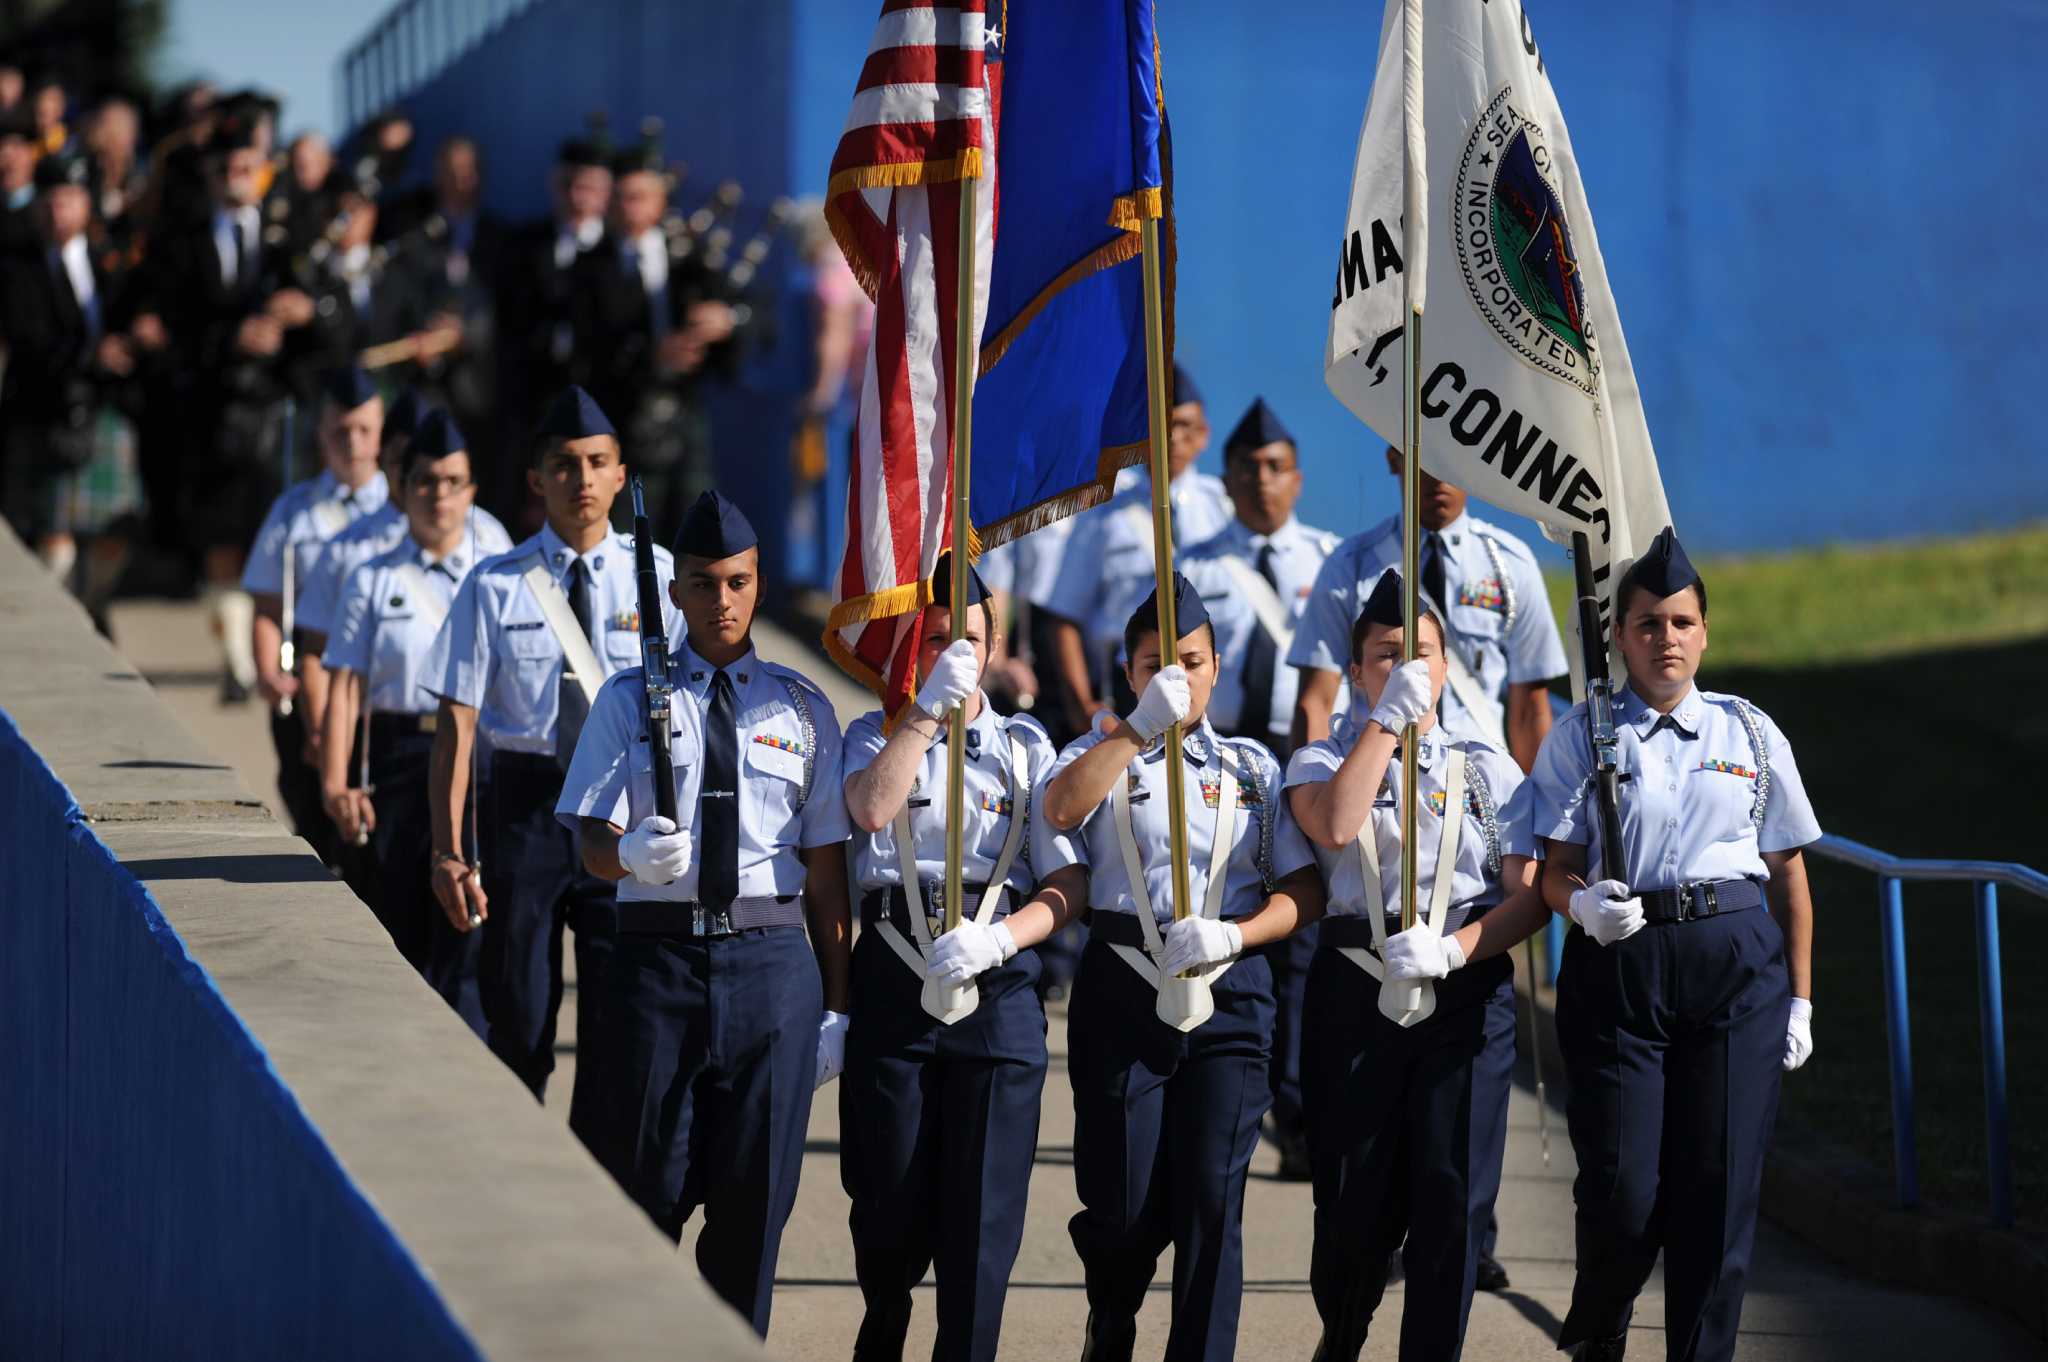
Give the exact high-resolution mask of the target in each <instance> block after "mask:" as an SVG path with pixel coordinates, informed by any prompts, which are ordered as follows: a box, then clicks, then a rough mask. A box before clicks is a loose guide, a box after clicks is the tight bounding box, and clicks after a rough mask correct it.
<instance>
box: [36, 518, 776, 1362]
mask: <svg viewBox="0 0 2048 1362" xmlns="http://www.w3.org/2000/svg"><path fill="white" fill-rule="evenodd" d="M0 1094H4V1098H0V1352H4V1353H5V1354H6V1355H7V1356H10V1357H17V1356H18V1357H24V1358H29V1357H33V1358H54V1357H66V1358H74V1357H76V1358H88V1357H90V1358H100V1357H105V1358H129V1357H145V1356H146V1357H187V1356H189V1357H206V1358H209V1359H212V1358H220V1359H230V1358H250V1359H272V1358H278V1357H293V1358H324V1357H334V1358H360V1357H378V1358H415V1357H417V1358H437V1359H439V1358H472V1357H477V1356H488V1357H492V1358H500V1359H514V1358H516V1359H541V1358H549V1359H552V1358H571V1357H604V1358H638V1357H650V1358H651V1357H655V1356H661V1357H664V1358H673V1357H678V1356H687V1357H690V1358H693V1359H724V1358H739V1357H749V1356H760V1355H761V1350H760V1347H759V1345H758V1344H757V1343H756V1342H755V1340H754V1338H753V1335H752V1334H751V1332H750V1331H748V1330H747V1328H746V1327H745V1325H744V1324H743V1323H742V1322H741V1321H740V1320H739V1319H738V1317H737V1316H735V1315H733V1314H732V1313H731V1312H730V1311H728V1310H727V1309H726V1308H725V1307H724V1306H723V1305H721V1304H720V1303H718V1302H717V1301H716V1300H715V1299H714V1298H713V1297H712V1296H711V1295H710V1293H709V1292H708V1291H707V1290H706V1289H705V1287H704V1286H703V1284H702V1283H701V1281H700V1280H699V1279H698V1277H697V1274H696V1271H695V1269H694V1266H693V1265H692V1264H690V1263H688V1262H687V1261H686V1260H684V1259H682V1258H681V1257H680V1256H679V1255H678V1254H677V1253H676V1252H675V1250H674V1249H673V1248H672V1247H671V1246H669V1245H668V1243H667V1242H666V1241H665V1240H663V1239H662V1238H661V1236H660V1235H659V1234H658V1233H657V1232H656V1231H655V1230H654V1228H653V1227H652V1226H651V1225H649V1224H648V1222H647V1221H646V1219H645V1218H644V1217H643V1216H642V1215H641V1214H640V1212H639V1211H638V1210H637V1209H636V1208H635V1207H634V1206H633V1205H632V1204H631V1203H630V1202H629V1201H628V1200H627V1199H626V1198H625V1197H624V1195H623V1194H621V1193H620V1192H619V1191H618V1189H617V1188H616V1187H615V1186H614V1185H613V1184H612V1182H611V1180H610V1179H609V1178H608V1177H606V1175H605V1174H604V1173H603V1171H602V1170H600V1169H599V1168H598V1167H597V1165H596V1164H595V1163H594V1162H593V1161H592V1160H591V1159H590V1158H589V1156H588V1155H587V1154H586V1153H585V1152H584V1151H583V1149H582V1147H581V1146H580V1145H578V1144H577V1143H576V1142H575V1140H574V1139H573V1138H572V1137H571V1136H570V1135H569V1133H568V1131H567V1130H566V1128H565V1127H564V1126H563V1124H562V1122H561V1121H560V1120H559V1119H558V1117H557V1116H556V1115H555V1114H552V1113H548V1112H545V1111H543V1110H542V1109H541V1108H540V1107H538V1106H537V1105H535V1104H534V1102H533V1101H532V1099H531V1098H530V1097H528V1096H527V1094H526V1091H525V1089H524V1088H523V1087H522V1086H521V1085H520V1084H519V1082H518V1081H517V1080H516V1079H514V1078H513V1077H512V1076H511V1075H510V1074H509V1073H507V1072H506V1071H505V1070H504V1069H503V1067H502V1066H501V1065H500V1064H499V1063H498V1062H497V1061H496V1060H495V1059H493V1058H492V1057H491V1056H490V1055H489V1054H488V1053H487V1052H486V1051H485V1049H484V1048H483V1046H481V1045H479V1044H478V1043H477V1042H476V1040H475V1038H474V1037H473V1036H471V1035H470V1033H469V1031H468V1030H467V1028H465V1027H464V1026H463V1024H462V1023H461V1022H460V1021H459V1020H458V1019H457V1018H456V1017H455V1016H454V1014H453V1013H451V1012H450V1011H449V1010H448V1009H447V1008H446V1007H445V1006H444V1005H443V1004H442V1003H441V1001H440V1000H439V999H438V998H437V997H435V996H434V994H433V993H432V992H431V991H430V990H429V989H428V988H427V987H426V985H425V984H424V983H422V982H421V981H420V980H419V978H418V977H417V976H416V975H414V974H413V973H412V971H411V970H410V969H408V968H407V967H406V965H405V964H404V962H403V961H402V960H400V959H399V957H398V955H397V953H396V952H395V951H394V950H393V949H392V948H391V945H390V942H389V939H388V938H387V937H386V936H385V935H384V933H383V930H382V929H381V928H380V927H379V926H378V925H377V923H376V921H375V919H374V918H372V917H371V915H370V913H369V911H368V910H367V909H366V908H364V907H363V906H362V905H361V904H360V903H359V902H358V901H357V900H356V899H355V897H354V896H353V895H352V894H350V893H349V891H348V890H347V889H346V888H344V887H343V886H342V885H340V884H339V883H338V882H336V881H334V880H332V879H330V878H329V877H328V875H327V874H326V872H325V871H324V870H323V869H322V868H321V866H320V865H319V863H318V861H317V860H315V859H314V857H313V855H312V853H311V852H310V851H309V850H308V849H307V848H306V846H305V844H304V843H303V842H301V841H299V840H298V839H296V838H294V837H291V836H290V835H288V834H287V833H286V832H285V831H284V829H282V828H281V827H279V826H278V825H277V824H276V823H275V822H274V821H272V820H271V818H270V817H269V815H268V814H267V813H265V812H264V810H263V806H262V804H261V802H260V801H258V800H257V799H255V798H254V797H253V796H251V795H250V794H249V792H248V791H247V790H246V789H244V788H243V787H242V786H241V785H240V783H239V782H238V781H237V780H236V778H235V776H234V774H233V773H232V772H231V771H230V770H229V769H228V768H227V767H226V766H225V765H223V764H221V763H220V762H218V761H216V760H214V759H213V758H212V757H210V756H209V755H208V754H207V753H205V752H203V751H201V750H199V749H198V747H197V746H196V744H195V743H194V742H193V741H192V739H191V738H190V737H189V736H188V735H187V734H185V732H184V731H183V730H182V729H181V728H180V727H179V725H178V723H177V721H176V720H175V719H174V718H173V717H172V716H171V714H170V712H169V710H168V709H167V708H166V707H165V705H164V704H163V703H162V701H161V700H160V699H159V698H158V697H157V696H156V695H155V694H154V693H153V692H152V691H151V690H150V688H149V687H148V686H147V685H146V684H145V683H144V682H143V680H142V679H141V678H140V677H139V676H137V675H136V674H135V672H134V671H133V670H132V668H130V667H129V665H128V664H127V663H126V662H125V660H123V659H122V658H121V657H120V656H119V655H118V654H117V653H115V652H114V651H113V650H112V649H111V648H109V647H108V646H107V645H106V644H105V643H104V642H103V641H101V640H100V639H99V638H98V636H97V635H95V634H94V633H93V632H92V630H91V628H90V626H89V624H88V623H87V621H86V619H85V616H84V615H83V613H81V612H80V611H79V610H78V609H77V608H76V607H75V606H74V605H73V604H72V603H71V602H70V600H69V599H68V598H66V597H65V596H63V595H62V594H61V593H60V592H58V591H57V590H56V589H55V588H54V587H53V586H51V585H50V584H49V583H48V582H47V581H46V580H45V578H44V576H43V574H42V573H41V572H40V570H39V569H37V567H36V566H35V564H34V563H33V561H32V560H31V559H30V558H29V556H28V555H27V554H26V552H24V551H23V549H22V548H21V545H20V544H19V542H18V541H16V540H15V539H14V538H13V537H12V536H11V535H9V534H7V533H6V532H5V531H4V530H0Z"/></svg>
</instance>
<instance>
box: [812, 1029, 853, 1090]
mask: <svg viewBox="0 0 2048 1362" xmlns="http://www.w3.org/2000/svg"><path fill="white" fill-rule="evenodd" d="M846 1026H847V1018H846V1014H845V1013H844V1012H827V1013H826V1014H825V1020H823V1021H821V1022H819V1023H818V1081H817V1083H816V1084H814V1085H813V1086H815V1087H820V1088H822V1087H824V1086H825V1085H826V1084H827V1083H830V1082H831V1081H832V1080H833V1079H835V1078H837V1077H839V1075H840V1074H841V1073H843V1072H844V1071H845V1069H846Z"/></svg>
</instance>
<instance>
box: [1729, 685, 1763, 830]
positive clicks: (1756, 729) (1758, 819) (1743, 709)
mask: <svg viewBox="0 0 2048 1362" xmlns="http://www.w3.org/2000/svg"><path fill="white" fill-rule="evenodd" d="M1732 698H1733V699H1734V700H1735V714H1736V717H1738V718H1740V719H1741V720H1742V727H1743V728H1744V730H1745V731H1747V732H1748V734H1749V750H1750V753H1751V755H1753V756H1754V757H1755V758H1756V802H1754V803H1753V804H1751V805H1750V806H1749V822H1750V826H1752V827H1754V828H1757V829H1758V830H1759V831H1761V830H1762V828H1763V825H1764V805H1765V803H1766V802H1768V801H1769V799H1770V797H1771V749H1770V747H1769V746H1768V745H1766V744H1765V742H1764V726H1763V723H1762V721H1761V720H1760V719H1758V717H1757V712H1756V710H1755V709H1754V708H1753V707H1752V706H1751V705H1750V703H1749V701H1747V700H1744V699H1742V698H1741V697H1740V696H1735V697H1732Z"/></svg>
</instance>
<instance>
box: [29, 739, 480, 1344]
mask: <svg viewBox="0 0 2048 1362" xmlns="http://www.w3.org/2000/svg"><path fill="white" fill-rule="evenodd" d="M0 808H5V809H6V810H7V816H6V818H5V819H4V820H0V878H4V881H5V883H6V885H7V894H6V902H5V905H4V909H0V1094H5V1096H4V1098H0V1354H4V1355H5V1356H7V1357H21V1358H31V1357H33V1358H56V1357H65V1358H107V1359H122V1358H140V1357H166V1356H179V1357H205V1358H209V1359H212V1358H220V1359H248V1360H249V1362H270V1359H276V1358H285V1357H290V1358H335V1359H347V1358H365V1357H376V1358H420V1359H456V1358H462V1359H469V1358H475V1357H477V1356H478V1353H477V1351H476V1349H475V1347H474V1345H473V1344H472V1343H471V1342H470V1340H469V1339H468V1337H467V1336H466V1335H465V1334H464V1333H463V1332H462V1331H461V1329H460V1328H459V1327H458V1326H457V1325H456V1324H455V1322H454V1321H453V1320H452V1319H451V1318H450V1317H449V1315H448V1312H447V1310H446V1309H445V1308H444V1307H443V1306H442V1304H441V1302H440V1300H439V1299H438V1298H437V1297H436V1296H435V1294H434V1292H433V1290H432V1288H431V1287H430V1286H429V1285H428V1284H427V1281H426V1279H425V1278H424V1276H423V1275H422V1274H421V1272H420V1269H419V1267H418V1265H417V1264H415V1263H414V1262H413V1260H412V1259H411V1258H410V1256H408V1255H407V1253H406V1252H405V1250H404V1248H403V1247H401V1246H400V1245H399V1243H398V1242H397V1240H396V1239H395V1238H393V1236H392V1234H391V1231H390V1230H389V1228H388V1227H387V1226H386V1225H385V1224H384V1223H383V1221H382V1220H380V1219H379V1218H378V1216H377V1214H376V1212H375V1211H374V1210H372V1209H371V1207H370V1206H369V1204H368V1203H367V1202H365V1201H364V1200H363V1198H362V1196H361V1195H360V1194H359V1193H358V1192H357V1191H356V1190H355V1188H354V1187H353V1186H352V1185H351V1184H350V1183H349V1181H348V1179H347V1177H346V1176H345V1175H344V1174H343V1172H342V1170H341V1168H340V1167H339V1166H338V1165H337V1164H336V1163H335V1161H334V1159H333V1156H332V1155H331V1154H330V1153H329V1151H328V1150H327V1148H326V1146H325V1145H324V1144H322V1143H321V1141H320V1138H319V1136H318V1135H317V1134H316V1133H315V1132H314V1131H313V1129H312V1127H311V1126H310V1125H309V1124H308V1123H307V1121H306V1119H305V1116H304V1114H303V1113H302V1112H301V1111H300V1110H299V1108H298V1106H297V1104H296V1103H295V1102H294V1101H293V1100H292V1096H291V1093H290V1092H289V1091H287V1090H286V1088H285V1087H284V1085H283V1083H282V1082H281V1081H280V1080H279V1078H278V1076H277V1075H276V1073H275V1072H273V1071H272V1070H271V1068H270V1066H269V1064H268V1062H267V1061H266V1060H265V1058H264V1055H263V1052H262V1050H261V1049H260V1048H259V1047H258V1046H257V1044H256V1042H255V1041H254V1040H253V1039H252V1038H251V1037H250V1035H249V1034H248V1032H247V1031H245V1030H244V1029H243V1028H242V1025H241V1023H240V1022H239V1021H238V1020H237V1019H236V1018H235V1016H234V1014H233V1013H232V1012H230V1011H229V1010H228V1007H227V1004H226V1003H225V1002H224V1001H223V1000H222V999H221V996H220V994H219V993H218V992H216V991H215V990H214V987H213V984H212V982H211V981H210V980H209V979H208V978H207V977H206V975H205V973H204V971H202V970H201V969H200V968H199V966H198V965H197V964H196V963H194V962H193V960H192V958H191V957H190V956H189V955H187V954H186V953H185V949H184V947H183V946H182V945H181V944H180V943H179V941H178V938H177V936H176V934H175V933H174V932H173V931H172V930H171V928H170V926H169V924H168V923H166V922H165V921H164V918H163V915H162V913H161V912H160V911H159V910H158V909H157V906H156V905H155V904H154V903H153V902H152V901H151V900H150V898H149V895H148V894H147V893H145V892H144V890H143V889H142V887H141V886H140V885H139V884H137V883H136V882H135V880H134V879H133V878H132V877H131V876H130V875H129V874H128V873H127V872H126V871H125V870H123V869H122V868H121V866H120V865H119V864H118V863H117V862H116V861H115V860H114V858H113V856H112V855H111V854H110V853H109V852H108V851H107V849H106V847H105V846H104V845H103V844H102V843H101V842H100V841H99V839H98V838H97V837H95V836H94V835H93V833H92V830H91V829H90V828H89V827H87V826H86V825H85V824H84V823H83V822H82V821H81V820H80V817H79V812H78V808H77V806H76V804H75V803H73V801H72V799H71V796H70V795H69V794H68V793H67V792H66V791H65V789H64V787H63V786H62V785H60V784H59V783H58V782H57V779H56V777H55V776H54V775H52V774H51V772H50V769H49V767H48V766H47V765H45V764H44V762H43V760H42V758H41V757H39V756H37V755H36V753H35V752H34V751H32V750H31V749H30V748H29V747H28V745H27V743H26V742H24V741H23V739H22V737H21V734H20V731H19V730H18V729H16V728H15V726H14V724H13V722H12V721H11V720H9V719H8V718H7V716H6V715H5V714H0Z"/></svg>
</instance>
